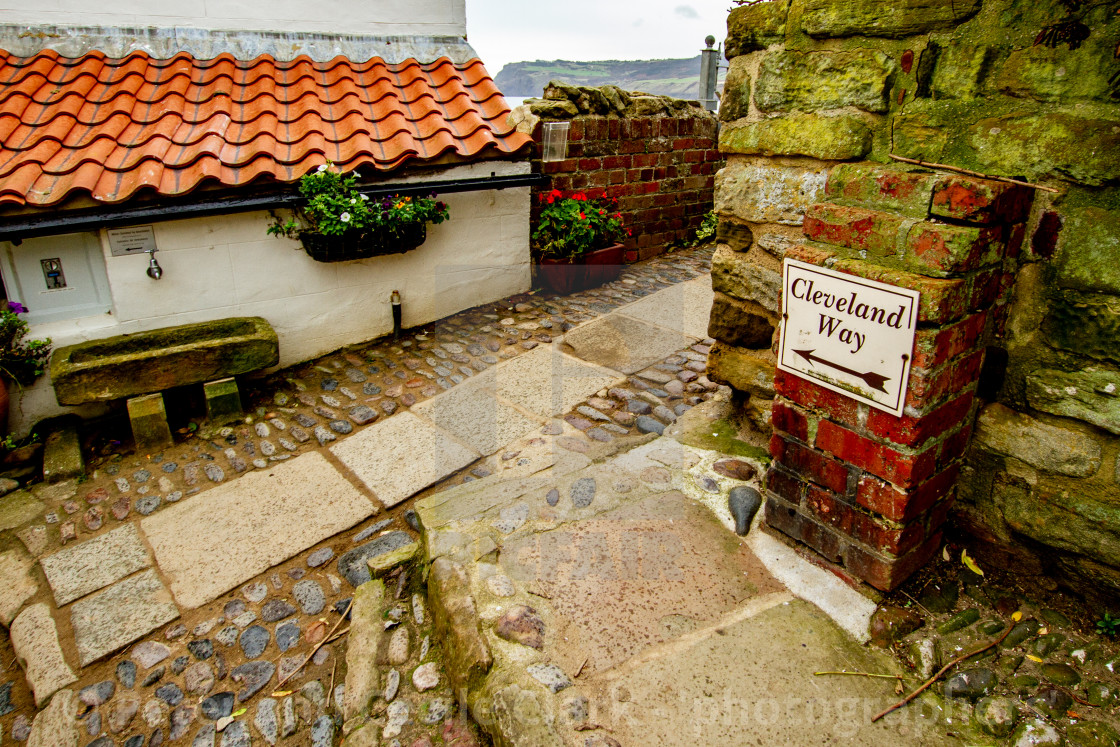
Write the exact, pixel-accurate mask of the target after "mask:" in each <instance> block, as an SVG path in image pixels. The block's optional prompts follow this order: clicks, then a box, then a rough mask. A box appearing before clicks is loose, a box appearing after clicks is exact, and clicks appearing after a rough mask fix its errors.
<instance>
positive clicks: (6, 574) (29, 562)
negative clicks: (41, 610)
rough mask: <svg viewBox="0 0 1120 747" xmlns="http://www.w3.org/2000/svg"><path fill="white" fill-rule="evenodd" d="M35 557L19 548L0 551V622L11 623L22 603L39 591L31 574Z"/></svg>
mask: <svg viewBox="0 0 1120 747" xmlns="http://www.w3.org/2000/svg"><path fill="white" fill-rule="evenodd" d="M34 565H35V559H34V558H32V557H31V556H30V555H28V554H27V553H26V552H23V551H22V550H20V549H15V550H8V551H7V552H5V553H0V623H3V624H4V625H11V624H12V620H13V619H15V616H16V614H17V613H18V612H19V611H20V608H21V607H23V603H24V602H26V601H27V600H28V599H30V598H31V597H33V596H35V593H36V592H37V591H39V584H37V583H36V582H35V579H34V578H32V576H31V569H32V567H34Z"/></svg>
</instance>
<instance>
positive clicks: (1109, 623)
mask: <svg viewBox="0 0 1120 747" xmlns="http://www.w3.org/2000/svg"><path fill="white" fill-rule="evenodd" d="M1097 632H1098V633H1100V634H1101V635H1106V636H1108V637H1109V638H1115V637H1116V636H1117V634H1120V617H1113V616H1112V615H1110V614H1108V613H1107V612H1106V613H1104V617H1102V618H1101V619H1100V620H1097Z"/></svg>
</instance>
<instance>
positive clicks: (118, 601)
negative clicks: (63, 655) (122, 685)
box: [70, 569, 179, 667]
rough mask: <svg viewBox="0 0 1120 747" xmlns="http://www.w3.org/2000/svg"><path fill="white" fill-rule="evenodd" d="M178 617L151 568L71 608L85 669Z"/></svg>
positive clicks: (80, 656) (164, 589) (72, 622)
mask: <svg viewBox="0 0 1120 747" xmlns="http://www.w3.org/2000/svg"><path fill="white" fill-rule="evenodd" d="M178 616H179V610H178V608H176V607H175V603H174V602H172V601H171V595H170V594H169V593H168V592H167V589H166V588H165V587H164V585H163V584H162V583H161V582H160V580H159V577H158V576H157V575H156V572H155V571H154V570H152V569H149V570H146V571H144V572H143V573H139V574H137V575H135V576H132V577H131V578H127V579H125V580H124V581H121V582H119V583H117V584H115V585H113V586H110V587H109V588H108V589H106V590H104V591H101V592H98V593H97V594H94V595H92V596H89V597H86V598H85V599H82V600H80V601H77V602H75V603H74V604H73V605H72V606H71V607H70V624H71V626H72V627H73V628H74V637H75V638H76V639H77V644H78V656H79V658H80V659H81V663H82V666H83V667H84V666H86V665H87V664H90V663H91V662H94V661H97V660H98V659H100V658H101V657H102V656H105V655H106V654H110V653H112V652H114V651H116V650H118V649H120V648H123V647H124V646H127V645H128V644H130V643H132V642H133V641H135V640H137V639H138V638H141V637H143V636H144V635H146V634H148V633H150V632H152V631H153V630H155V629H156V628H158V627H159V626H160V625H163V624H164V623H166V622H170V621H172V620H174V619H175V618H176V617H178Z"/></svg>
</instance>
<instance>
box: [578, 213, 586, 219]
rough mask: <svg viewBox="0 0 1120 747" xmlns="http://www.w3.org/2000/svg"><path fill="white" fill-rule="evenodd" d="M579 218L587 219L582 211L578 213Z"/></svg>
mask: <svg viewBox="0 0 1120 747" xmlns="http://www.w3.org/2000/svg"><path fill="white" fill-rule="evenodd" d="M579 219H580V220H587V216H586V215H584V214H583V213H580V214H579Z"/></svg>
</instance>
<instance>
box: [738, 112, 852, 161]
mask: <svg viewBox="0 0 1120 747" xmlns="http://www.w3.org/2000/svg"><path fill="white" fill-rule="evenodd" d="M719 149H720V150H721V151H722V152H724V153H741V154H743V155H763V156H809V157H810V158H819V159H821V160H824V161H844V160H847V159H851V158H859V157H860V156H863V155H866V154H867V153H868V152H870V151H871V130H870V129H869V128H868V126H867V125H866V124H864V123H863V122H862V121H861V120H860V119H859V118H858V117H852V116H847V115H842V116H838V117H824V116H819V115H814V114H794V115H791V116H788V117H778V118H774V119H764V120H762V121H761V122H749V123H746V124H742V125H738V126H734V125H730V126H727V127H724V128H723V129H721V130H720V133H719Z"/></svg>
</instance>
